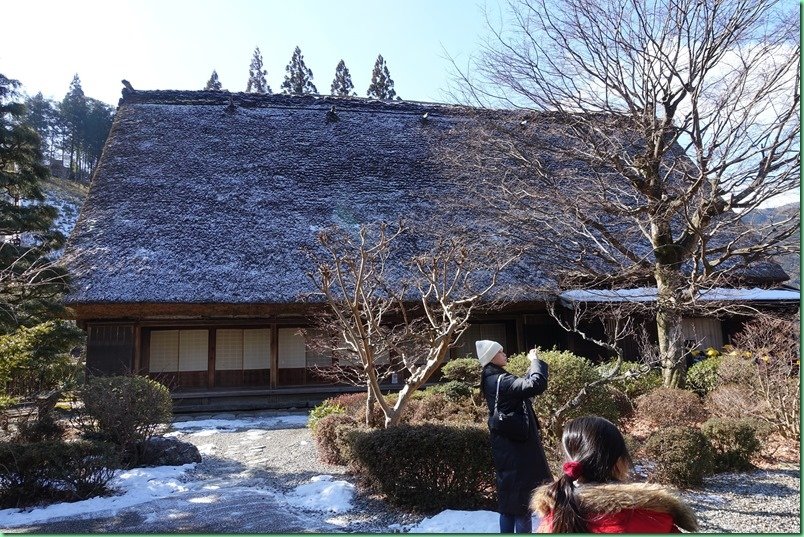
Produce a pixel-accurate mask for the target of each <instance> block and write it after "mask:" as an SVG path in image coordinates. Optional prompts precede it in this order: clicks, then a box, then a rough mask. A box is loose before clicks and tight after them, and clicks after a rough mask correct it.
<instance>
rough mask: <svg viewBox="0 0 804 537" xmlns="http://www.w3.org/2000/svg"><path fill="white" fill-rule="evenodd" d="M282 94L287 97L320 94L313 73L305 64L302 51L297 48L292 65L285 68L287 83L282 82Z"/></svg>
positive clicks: (291, 59) (291, 60)
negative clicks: (314, 82)
mask: <svg viewBox="0 0 804 537" xmlns="http://www.w3.org/2000/svg"><path fill="white" fill-rule="evenodd" d="M282 93H284V94H285V95H308V94H310V93H318V89H317V88H316V87H315V84H313V72H312V71H311V70H310V69H309V68H308V67H307V66H306V65H305V64H304V56H302V53H301V49H300V48H299V47H296V50H294V51H293V57H291V58H290V63H288V65H287V67H285V81H284V82H282Z"/></svg>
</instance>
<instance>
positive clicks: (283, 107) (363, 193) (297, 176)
mask: <svg viewBox="0 0 804 537" xmlns="http://www.w3.org/2000/svg"><path fill="white" fill-rule="evenodd" d="M231 100H232V102H233V104H234V107H233V108H232V107H231V106H230V94H228V93H227V92H204V91H196V92H182V91H147V92H145V91H144V92H133V93H132V92H128V93H127V94H126V96H125V97H124V99H122V100H121V103H120V107H119V109H118V111H117V114H116V116H115V120H114V125H113V127H112V130H111V133H110V135H109V139H108V141H107V143H106V146H105V149H104V152H103V156H102V158H101V161H100V163H99V165H98V168H97V170H96V172H95V174H94V177H93V180H92V186H91V188H90V192H89V195H88V197H87V200H86V202H85V205H84V207H83V210H82V213H81V216H80V218H79V221H78V222H77V225H76V226H75V229H74V230H73V233H72V235H71V237H70V240H69V244H68V246H67V251H66V254H65V261H66V262H67V263H68V265H69V267H70V270H71V273H72V275H73V291H72V293H71V294H70V295H69V296H68V297H67V300H66V301H67V303H68V304H86V303H126V302H140V303H141V302H149V303H153V302H156V303H171V302H173V303H176V302H178V303H232V304H236V303H292V302H296V301H298V300H299V298H300V296H301V295H304V294H305V293H309V292H310V291H311V290H312V289H311V284H310V282H309V281H308V279H307V277H306V276H305V270H306V269H308V268H309V265H308V264H307V258H306V256H305V253H304V252H303V251H302V250H303V248H304V247H307V246H314V244H315V241H316V232H317V231H318V230H320V229H322V228H324V227H326V226H330V225H332V224H341V225H350V224H356V223H368V222H372V221H376V220H385V221H389V222H394V221H396V220H398V219H399V218H400V217H404V218H408V219H416V220H418V221H423V220H424V219H426V218H428V215H431V214H434V211H436V209H435V208H434V207H433V206H432V203H431V202H430V201H429V199H430V198H429V196H430V194H431V193H432V192H433V191H437V190H439V189H442V188H445V185H444V184H443V181H440V180H439V175H438V172H437V170H436V169H435V168H434V164H432V163H431V162H430V161H429V157H430V154H431V152H432V150H433V142H432V139H433V137H434V136H433V135H434V134H435V133H437V132H439V131H440V132H445V131H446V130H447V129H449V128H450V126H451V125H452V124H453V123H454V122H455V121H460V120H462V118H465V117H466V116H467V114H468V113H469V109H466V108H461V107H457V106H446V105H436V104H421V103H411V102H380V101H375V100H366V99H349V98H334V97H312V96H304V97H298V96H294V97H291V96H283V95H270V96H267V95H255V94H231ZM333 106H334V107H335V111H334V114H333V112H332V107H333ZM425 113H426V114H427V117H426V118H424V117H423V116H424V114H425ZM520 277H525V278H529V279H533V277H536V278H538V275H535V274H531V275H530V276H528V275H527V274H520V275H519V276H518V278H520Z"/></svg>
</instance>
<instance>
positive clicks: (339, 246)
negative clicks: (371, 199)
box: [308, 223, 517, 427]
mask: <svg viewBox="0 0 804 537" xmlns="http://www.w3.org/2000/svg"><path fill="white" fill-rule="evenodd" d="M410 233H412V232H411V231H410V230H409V229H408V228H407V227H405V225H404V224H402V223H400V224H399V225H397V226H396V227H394V228H391V227H389V226H388V225H387V224H378V225H372V226H369V225H365V226H361V227H360V229H359V230H358V231H357V232H356V233H355V234H350V233H349V232H347V231H345V230H343V229H340V228H335V229H330V230H326V231H324V232H321V233H320V234H319V242H320V244H321V246H322V247H323V252H324V254H323V255H321V254H319V255H318V256H317V257H314V264H315V269H314V270H313V271H312V272H310V273H309V274H308V275H309V277H310V278H311V280H312V281H313V283H314V284H315V286H316V288H317V290H318V292H319V293H320V294H321V295H323V297H324V300H325V303H326V306H327V310H328V315H326V316H322V317H320V319H319V322H318V323H317V328H318V329H319V330H322V331H323V332H324V333H328V334H329V335H330V337H328V338H324V339H323V340H322V341H323V342H324V343H323V344H324V346H326V347H327V348H329V349H330V350H332V351H333V353H334V354H335V355H336V356H338V355H340V356H343V355H346V356H347V358H346V360H345V364H346V365H347V367H346V368H344V367H342V366H341V365H340V364H336V366H335V368H333V369H332V370H331V374H334V375H335V376H336V377H337V378H339V379H340V380H345V381H351V382H354V381H355V379H360V380H362V381H363V382H365V385H366V388H367V393H368V397H367V407H366V423H367V424H368V423H369V420H370V416H371V411H372V408H373V405H374V404H375V403H376V405H377V406H379V408H380V410H381V411H382V414H383V416H384V418H385V427H392V426H395V425H397V424H399V421H400V419H401V417H402V412H403V410H404V409H405V407H406V405H407V404H408V402H409V401H410V398H411V396H412V395H413V393H414V392H415V391H416V390H417V389H419V388H420V387H421V386H422V385H423V384H425V383H426V382H427V381H428V379H429V378H430V377H431V376H432V375H433V373H435V372H436V371H437V370H438V368H439V367H440V366H441V365H442V364H443V363H444V362H445V361H446V360H447V358H448V357H449V350H450V349H451V348H452V347H454V346H455V345H456V343H457V342H458V341H459V339H460V337H461V335H462V334H463V332H464V331H465V330H466V328H467V327H468V321H469V317H470V315H471V314H472V312H473V310H475V308H476V307H478V306H479V305H480V302H481V299H483V298H484V297H487V295H488V294H489V292H490V291H491V290H492V289H493V288H494V287H495V285H496V284H497V280H498V277H499V275H500V272H501V271H502V270H503V269H504V268H505V267H506V266H508V265H509V264H510V263H511V262H512V261H513V260H514V259H515V258H516V257H517V256H516V254H510V253H509V254H508V255H507V256H505V255H501V254H500V253H499V252H498V251H496V250H495V251H492V250H482V249H480V248H478V247H477V246H476V245H473V246H472V247H469V246H468V245H467V244H466V242H465V239H463V238H461V237H449V238H445V237H437V238H435V239H431V240H430V243H431V244H432V246H431V247H430V248H429V249H427V250H426V251H424V252H415V251H410V248H402V247H399V243H400V242H401V241H400V240H399V239H400V237H401V236H402V235H404V234H410ZM407 242H408V243H409V242H411V241H407ZM403 251H404V253H403ZM488 305H489V303H488V301H486V302H484V306H488ZM383 356H389V360H388V362H390V363H389V364H388V365H387V366H386V365H385V363H386V360H382V359H381V357H383ZM352 366H356V367H352ZM403 371H404V372H405V373H406V374H405V379H404V382H403V384H402V387H401V389H399V391H398V392H397V393H395V394H394V395H393V397H392V398H389V397H388V396H387V395H383V393H382V391H381V389H380V388H381V386H380V383H381V381H382V379H383V378H387V376H388V375H390V374H391V373H393V372H403ZM392 401H393V402H392Z"/></svg>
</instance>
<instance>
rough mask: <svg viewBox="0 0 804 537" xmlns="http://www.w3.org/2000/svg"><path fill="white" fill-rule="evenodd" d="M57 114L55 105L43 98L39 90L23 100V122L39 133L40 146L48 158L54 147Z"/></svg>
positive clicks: (51, 154)
mask: <svg viewBox="0 0 804 537" xmlns="http://www.w3.org/2000/svg"><path fill="white" fill-rule="evenodd" d="M57 116H58V113H57V111H56V105H55V104H54V103H53V101H51V100H49V99H45V96H44V95H42V92H41V91H40V92H39V93H37V94H36V95H34V96H33V97H28V99H26V100H25V123H26V124H28V125H30V126H31V127H33V128H34V130H35V131H36V132H37V134H39V138H40V139H41V141H42V148H43V150H46V151H47V155H48V158H49V159H50V160H52V159H53V151H54V149H55V138H56V125H57V121H58V117H57Z"/></svg>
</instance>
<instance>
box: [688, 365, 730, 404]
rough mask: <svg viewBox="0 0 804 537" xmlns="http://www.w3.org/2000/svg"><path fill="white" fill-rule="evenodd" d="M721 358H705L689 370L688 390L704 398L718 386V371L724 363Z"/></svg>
mask: <svg viewBox="0 0 804 537" xmlns="http://www.w3.org/2000/svg"><path fill="white" fill-rule="evenodd" d="M722 361H723V360H722V358H721V357H720V356H715V357H712V358H705V359H704V360H701V361H700V362H698V363H695V364H693V365H692V367H690V368H689V369H688V370H687V388H688V389H690V390H692V391H694V392H695V393H697V394H698V395H701V396H704V395H706V394H707V393H709V392H711V391H712V390H714V389H715V386H717V384H718V375H717V371H718V368H719V367H720V363H721V362H722Z"/></svg>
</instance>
